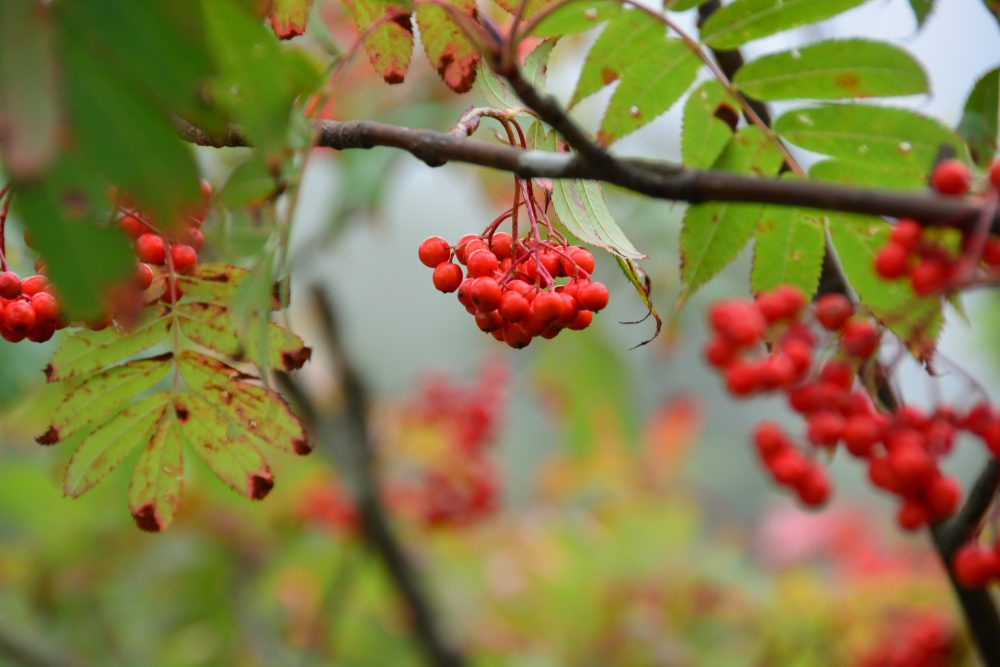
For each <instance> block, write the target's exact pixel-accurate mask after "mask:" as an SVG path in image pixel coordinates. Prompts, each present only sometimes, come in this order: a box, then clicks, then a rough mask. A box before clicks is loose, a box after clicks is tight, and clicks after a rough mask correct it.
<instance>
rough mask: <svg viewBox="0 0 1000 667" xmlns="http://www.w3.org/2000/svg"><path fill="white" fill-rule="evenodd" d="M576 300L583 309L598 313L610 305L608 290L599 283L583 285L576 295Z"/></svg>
mask: <svg viewBox="0 0 1000 667" xmlns="http://www.w3.org/2000/svg"><path fill="white" fill-rule="evenodd" d="M576 300H577V301H578V302H579V303H580V307H581V308H584V309H586V310H590V311H593V312H595V313H596V312H597V311H599V310H602V309H603V308H604V307H605V306H607V305H608V288H607V287H605V286H604V284H603V283H598V282H591V283H587V284H585V285H581V286H580V289H579V290H578V291H577V293H576Z"/></svg>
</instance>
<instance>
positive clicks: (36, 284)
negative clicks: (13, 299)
mask: <svg viewBox="0 0 1000 667" xmlns="http://www.w3.org/2000/svg"><path fill="white" fill-rule="evenodd" d="M48 286H49V279H48V278H46V277H45V276H43V275H40V274H35V275H33V276H28V277H27V278H25V279H24V280H22V281H21V294H23V295H24V296H35V295H36V294H38V293H39V292H44V291H45V288H47V287H48Z"/></svg>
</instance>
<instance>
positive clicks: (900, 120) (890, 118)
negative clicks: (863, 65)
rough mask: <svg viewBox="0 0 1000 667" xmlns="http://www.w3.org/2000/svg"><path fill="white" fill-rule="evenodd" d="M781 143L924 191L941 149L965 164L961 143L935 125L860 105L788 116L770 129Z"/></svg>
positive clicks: (917, 116) (806, 110) (911, 113)
mask: <svg viewBox="0 0 1000 667" xmlns="http://www.w3.org/2000/svg"><path fill="white" fill-rule="evenodd" d="M774 130H775V132H777V133H778V134H779V135H781V136H782V137H783V138H784V139H787V140H788V141H790V142H791V143H793V144H795V145H796V146H800V147H802V148H805V149H807V150H810V151H813V152H816V153H822V154H823V155H829V156H830V157H833V158H837V159H838V160H840V161H842V162H848V163H851V164H858V165H861V166H862V168H869V169H870V168H873V167H878V168H882V169H885V170H886V171H890V172H893V173H894V174H895V176H894V177H893V183H894V184H897V185H901V184H906V185H907V186H908V187H912V188H924V187H926V180H927V175H928V173H929V172H930V169H931V165H932V164H933V162H934V159H935V158H936V156H937V154H938V149H939V147H940V146H942V145H946V146H950V147H952V148H953V149H954V150H955V152H956V154H957V155H959V156H960V157H961V158H963V159H967V155H968V153H967V151H966V149H965V146H964V144H963V143H962V141H961V140H960V139H959V138H958V137H957V136H956V135H955V134H954V133H953V132H951V131H950V130H949V129H948V128H946V127H945V126H944V125H942V124H941V123H939V122H938V121H936V120H933V119H931V118H928V117H926V116H922V115H920V114H918V113H916V112H914V111H908V110H905V109H893V108H889V107H879V106H866V105H860V104H844V105H830V106H822V107H808V108H803V109H796V110H794V111H789V112H787V113H785V114H784V115H782V116H781V117H779V118H778V119H777V120H776V121H775V123H774Z"/></svg>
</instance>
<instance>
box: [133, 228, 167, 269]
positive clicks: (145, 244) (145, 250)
mask: <svg viewBox="0 0 1000 667" xmlns="http://www.w3.org/2000/svg"><path fill="white" fill-rule="evenodd" d="M135 252H136V254H137V255H138V256H139V259H140V260H142V261H143V262H145V263H147V264H163V262H164V261H165V260H166V259H167V245H166V243H165V242H164V241H163V237H162V236H159V235H157V234H143V235H141V236H140V237H139V238H137V239H136V240H135Z"/></svg>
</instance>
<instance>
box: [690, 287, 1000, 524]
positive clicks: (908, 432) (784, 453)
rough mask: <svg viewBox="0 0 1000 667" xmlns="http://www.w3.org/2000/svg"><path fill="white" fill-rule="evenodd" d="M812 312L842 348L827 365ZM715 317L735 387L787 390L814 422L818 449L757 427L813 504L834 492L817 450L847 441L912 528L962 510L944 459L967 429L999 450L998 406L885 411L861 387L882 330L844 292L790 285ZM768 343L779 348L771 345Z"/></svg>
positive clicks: (769, 426) (782, 471)
mask: <svg viewBox="0 0 1000 667" xmlns="http://www.w3.org/2000/svg"><path fill="white" fill-rule="evenodd" d="M807 315H811V317H812V320H813V321H814V322H815V323H816V324H818V325H819V326H818V329H819V330H821V331H824V332H827V335H831V336H832V337H833V338H834V341H835V345H836V350H835V352H834V353H833V354H832V355H831V356H830V357H829V358H828V359H826V360H825V362H823V363H818V360H815V359H814V351H815V349H816V342H817V341H816V336H815V335H814V333H813V329H812V328H811V327H810V326H809V325H808V323H807V320H806V316H807ZM709 318H710V323H711V326H712V328H713V330H714V331H715V334H716V335H715V337H714V338H713V339H712V340H711V341H710V342H709V343H708V347H707V348H706V351H705V354H706V357H707V359H708V362H709V363H710V364H711V365H713V366H714V367H716V368H718V369H719V370H720V371H721V372H723V373H724V374H725V379H726V384H727V387H728V389H729V392H730V393H731V394H733V395H734V396H750V395H753V394H760V393H767V392H775V391H782V392H784V393H785V394H786V396H787V398H788V402H789V404H790V406H791V407H792V409H793V410H794V411H795V412H797V413H798V414H800V415H802V417H803V418H804V419H805V420H806V433H805V440H806V441H807V442H808V443H809V444H810V445H811V446H812V447H811V448H812V452H810V453H806V452H804V451H803V450H802V449H800V448H798V447H797V446H796V444H795V442H794V440H793V439H792V438H791V437H790V436H789V435H787V434H786V433H785V432H784V431H783V430H782V429H781V428H780V427H779V426H777V425H776V424H773V423H770V422H765V423H763V424H761V425H760V426H759V427H758V428H757V430H756V432H755V434H754V444H755V445H756V448H757V452H758V454H759V456H760V459H761V461H762V462H763V464H764V466H765V467H766V468H767V469H768V471H769V472H770V473H771V475H772V476H773V477H774V479H775V481H776V482H777V483H778V484H780V485H782V486H786V487H789V488H792V489H794V490H795V491H796V493H797V494H798V496H799V498H800V500H801V501H802V502H803V503H804V504H806V505H810V506H817V505H820V504H822V503H823V502H825V501H826V499H827V498H828V497H829V494H830V485H829V480H828V479H827V478H826V476H825V474H824V472H823V469H822V467H820V466H819V465H818V464H817V463H816V457H815V453H816V450H821V451H827V452H832V451H833V450H834V449H835V448H836V446H837V445H838V444H840V443H843V445H844V447H845V448H846V449H847V451H848V452H849V453H850V454H851V455H853V456H854V457H856V458H860V459H864V460H866V461H867V462H868V473H869V479H870V480H871V482H872V483H873V484H874V485H875V486H877V487H879V488H881V489H884V490H886V491H889V492H890V493H893V494H894V495H896V496H898V497H899V499H900V500H901V506H900V509H899V513H898V515H897V520H898V523H899V525H900V526H901V527H903V528H904V529H907V530H914V529H916V528H918V527H920V526H923V525H925V524H928V523H933V522H937V521H940V520H942V519H944V518H947V517H948V516H950V515H951V514H952V513H954V511H955V510H956V508H957V507H958V503H959V501H960V500H961V495H962V492H961V488H960V487H959V485H958V483H957V482H956V481H955V480H954V479H952V478H950V477H947V476H946V475H944V474H943V473H942V472H941V470H940V468H939V465H938V462H939V460H940V458H941V457H943V456H944V455H946V454H948V453H949V452H950V451H951V449H952V445H953V442H954V439H955V436H956V434H957V432H958V431H960V430H965V431H967V432H969V433H971V434H973V435H975V436H977V437H978V438H980V439H981V440H982V441H983V442H984V443H985V444H986V445H987V447H988V449H989V450H990V451H991V452H992V453H993V455H994V456H997V457H1000V414H998V413H997V411H996V409H995V408H993V407H992V406H990V405H989V404H985V403H984V404H980V405H977V406H976V407H974V408H973V409H972V410H970V411H969V412H968V413H967V414H965V415H959V414H958V413H956V412H955V411H954V410H951V409H949V408H940V409H938V410H936V411H935V412H934V413H932V414H925V413H923V412H922V411H920V410H918V409H916V408H913V407H909V406H906V407H903V408H901V409H899V410H898V411H895V412H885V411H881V410H879V409H877V408H876V407H875V406H874V405H873V404H872V401H871V399H870V398H869V396H868V393H867V392H866V391H864V390H862V389H855V388H854V386H855V377H856V376H857V374H858V370H859V367H860V366H861V364H863V363H864V362H865V361H866V360H868V359H870V358H871V357H872V356H873V355H874V354H875V352H876V350H877V349H878V344H879V336H880V335H879V331H878V329H877V328H876V327H875V326H874V325H873V324H872V323H871V322H870V321H869V320H868V319H865V318H859V317H856V316H855V314H854V307H853V305H852V304H851V302H850V301H849V300H848V299H847V298H846V297H844V296H843V295H840V294H830V295H826V296H823V297H821V298H820V299H819V300H818V301H817V302H816V303H815V304H814V305H813V307H812V308H810V309H807V308H806V307H805V300H804V298H803V296H802V294H801V292H799V291H798V290H797V289H795V288H793V287H788V286H782V287H779V288H777V289H775V290H774V291H772V292H768V293H763V294H761V295H759V296H758V297H757V299H756V301H752V302H751V301H727V302H723V303H720V304H717V305H715V306H714V307H713V308H712V309H711V310H710V311H709ZM762 343H767V344H768V346H769V348H770V350H769V351H766V352H765V351H764V350H765V347H764V345H762ZM806 451H808V450H806Z"/></svg>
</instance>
